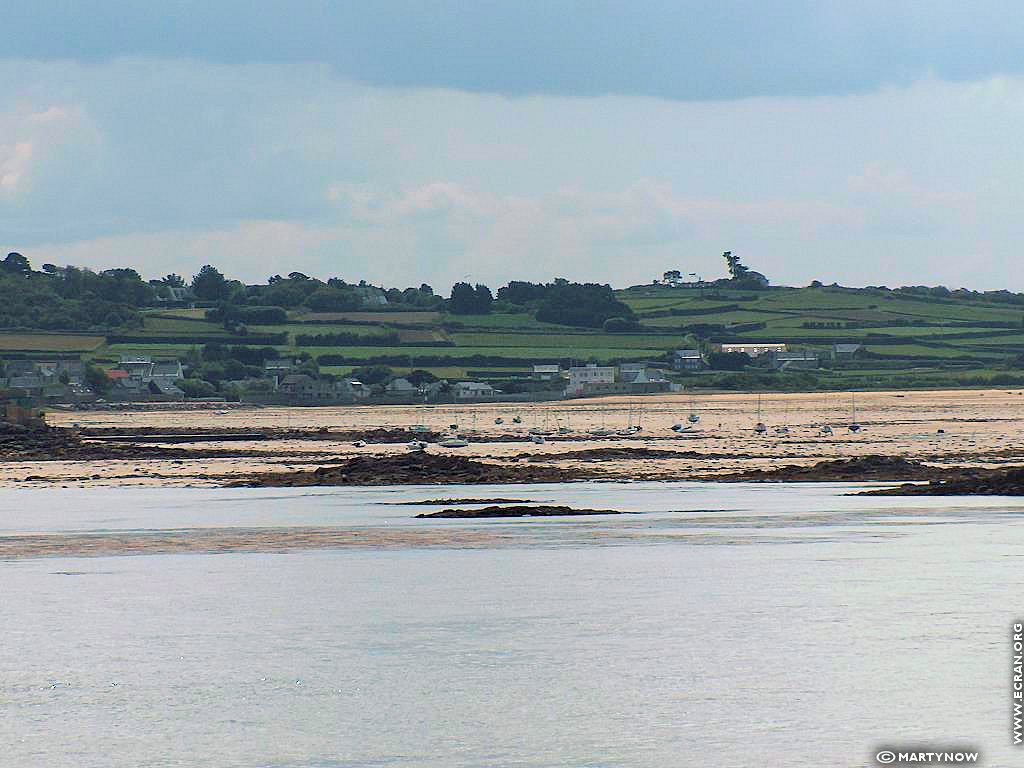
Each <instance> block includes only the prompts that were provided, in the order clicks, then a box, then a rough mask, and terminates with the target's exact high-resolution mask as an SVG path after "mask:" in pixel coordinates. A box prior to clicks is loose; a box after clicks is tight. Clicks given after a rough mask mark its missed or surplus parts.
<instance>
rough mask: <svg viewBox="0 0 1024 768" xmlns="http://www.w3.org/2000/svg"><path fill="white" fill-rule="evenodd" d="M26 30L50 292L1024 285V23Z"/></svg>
mask: <svg viewBox="0 0 1024 768" xmlns="http://www.w3.org/2000/svg"><path fill="white" fill-rule="evenodd" d="M8 5H10V6H12V7H9V8H5V9H4V10H3V11H0V28H2V29H3V36H4V41H3V46H2V48H0V248H2V249H3V250H4V252H6V251H7V250H18V251H20V252H22V253H24V254H25V255H26V256H28V257H29V258H30V259H31V260H32V262H33V264H35V265H36V266H38V265H40V264H42V263H43V262H47V261H49V262H54V263H59V264H64V263H73V264H80V265H85V266H91V267H95V268H105V267H111V266H135V267H136V268H138V269H139V270H140V271H142V272H143V273H144V274H145V275H146V276H147V277H157V276H160V275H163V274H165V273H167V272H170V271H177V272H181V273H183V274H186V275H191V274H192V273H193V272H195V271H196V270H197V269H198V268H199V267H200V266H201V265H202V264H205V263H213V264H216V265H218V266H219V267H220V268H221V269H223V270H224V271H225V272H227V273H228V274H229V275H231V276H235V277H239V278H242V279H246V280H250V281H262V280H265V279H266V278H267V276H269V275H271V274H274V273H277V272H282V273H283V272H288V271H291V270H296V269H297V270H300V271H303V272H307V273H309V274H314V275H318V276H322V277H328V276H334V275H337V276H341V277H343V278H345V279H348V280H358V279H360V278H365V279H368V280H370V281H372V282H377V283H385V284H387V285H399V286H405V285H412V284H416V285H418V284H419V283H420V282H423V281H426V282H429V283H431V284H433V285H434V286H435V288H438V289H439V290H447V288H448V286H450V284H451V283H452V282H453V281H455V280H459V279H464V278H467V277H468V279H470V280H472V281H479V282H486V283H488V284H490V285H492V286H497V285H500V284H502V283H504V282H506V281H507V280H509V279H511V278H523V279H549V278H551V277H554V276H564V277H568V278H571V279H590V280H599V281H602V282H604V281H607V282H611V283H613V284H614V285H618V286H623V285H630V284H634V283H639V282H646V281H649V280H650V279H651V278H652V277H654V276H655V275H659V274H660V273H661V272H662V271H664V270H665V269H669V268H678V269H681V270H683V271H684V272H696V273H699V274H701V275H703V276H704V277H708V278H710V277H718V276H720V275H721V274H722V272H723V267H724V264H723V263H722V261H721V258H720V255H721V252H722V251H723V250H733V251H734V252H737V253H739V254H740V255H741V256H743V258H744V259H745V261H746V262H747V263H749V264H750V265H751V266H752V267H754V268H756V269H759V270H760V271H762V272H764V273H766V274H767V275H768V276H769V277H770V278H771V279H772V281H773V282H774V283H781V284H796V285H802V284H806V283H807V282H809V281H810V280H813V279H820V280H825V281H829V282H831V281H832V280H837V281H839V282H841V283H844V284H848V285H868V284H887V285H900V284H921V283H924V284H929V285H933V284H945V285H947V286H949V287H959V286H967V287H972V288H1003V287H1008V288H1011V289H1015V290H1024V270H1021V269H1018V268H1017V264H1018V262H1019V256H1018V244H1019V241H1020V239H1021V234H1022V231H1024V224H1022V223H1021V222H1022V215H1021V208H1022V205H1021V204H1022V202H1024V196H1022V194H1021V185H1022V178H1024V175H1022V171H1024V162H1022V160H1024V146H1022V144H1024V142H1022V139H1021V136H1022V135H1024V132H1022V128H1024V119H1022V118H1024V57H1022V56H1021V55H1020V50H1021V47H1022V43H1024V4H1022V3H1019V2H1017V3H1011V2H1005V3H1001V2H993V3H978V2H974V3H965V2H942V1H941V0H936V1H933V2H915V3H900V2H894V1H893V0H888V1H887V2H871V1H870V0H868V1H867V2H858V3H852V2H838V1H837V2H827V1H823V0H818V1H817V2H782V1H780V0H773V2H759V3H753V2H749V3H735V2H733V3H730V2H723V1H722V0H717V1H715V2H682V1H681V0H674V1H673V2H661V1H660V0H659V1H656V2H642V1H641V0H633V1H632V2H609V1H595V2H584V1H583V0H577V1H576V2H562V1H561V0H543V2H532V1H531V0H505V1H500V2H499V1H498V0H464V1H463V2H440V1H435V2H422V1H421V2H412V0H408V1H406V2H389V1H387V0H375V1H374V2H372V3H356V2H345V3H341V2H328V1H327V0H306V1H305V2H304V1H303V0H289V1H288V2H267V1H266V0H263V1H262V2H261V1H257V2H253V0H248V1H247V2H245V3H242V2H239V1H237V0H222V1H221V2H217V0H205V2H191V1H190V0H182V1H179V2H170V1H168V2H163V3H159V4H157V3H138V2H134V1H129V0H121V1H118V2H99V1H97V0H33V2H31V3H19V4H14V3H11V4H8Z"/></svg>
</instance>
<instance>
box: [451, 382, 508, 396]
mask: <svg viewBox="0 0 1024 768" xmlns="http://www.w3.org/2000/svg"><path fill="white" fill-rule="evenodd" d="M452 392H454V394H455V399H456V400H487V399H489V398H492V397H494V396H495V395H497V394H500V391H499V390H497V389H495V388H494V387H492V386H491V385H490V384H486V383H484V382H481V381H460V382H458V383H456V384H455V385H454V386H452Z"/></svg>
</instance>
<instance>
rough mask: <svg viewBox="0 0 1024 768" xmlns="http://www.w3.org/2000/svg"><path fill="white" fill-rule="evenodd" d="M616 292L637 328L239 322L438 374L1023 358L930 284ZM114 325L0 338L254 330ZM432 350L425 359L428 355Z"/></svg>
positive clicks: (980, 318)
mask: <svg viewBox="0 0 1024 768" xmlns="http://www.w3.org/2000/svg"><path fill="white" fill-rule="evenodd" d="M617 298H619V299H620V300H621V301H623V302H625V303H626V304H628V305H629V306H630V307H631V308H632V309H633V310H634V311H635V312H636V313H637V320H638V321H639V327H638V328H634V329H631V330H629V331H628V332H624V333H608V332H604V331H602V330H600V329H587V328H573V327H567V326H561V325H554V324H550V323H544V322H540V321H538V320H537V319H536V318H535V317H534V316H533V315H532V314H531V313H529V312H526V311H522V310H521V309H516V311H514V312H508V313H503V312H494V313H492V314H487V315H451V314H446V313H441V312H425V311H414V312H397V311H393V312H378V311H366V312H341V313H315V312H293V313H289V317H288V321H287V322H284V323H279V324H273V325H253V326H250V327H249V328H248V333H249V336H250V337H252V336H264V337H266V336H271V335H279V334H286V336H285V337H284V338H285V341H284V342H283V343H281V344H280V345H277V346H276V347H275V349H276V350H277V352H278V353H279V354H281V355H285V356H287V355H297V354H301V353H308V354H309V355H311V356H312V357H314V358H321V357H322V356H332V358H330V359H332V360H335V361H336V360H338V359H341V360H343V361H344V362H343V363H342V364H336V363H331V364H326V363H325V365H324V368H323V369H324V370H325V371H327V372H330V373H336V374H343V373H347V372H349V371H350V370H351V369H352V368H353V367H356V366H358V365H360V364H362V363H365V362H373V361H374V360H375V359H376V360H377V361H378V362H385V361H386V364H388V365H389V366H391V367H392V368H393V369H394V371H395V372H396V373H398V374H401V373H406V372H408V371H409V370H410V369H411V368H427V369H428V370H430V371H431V372H432V373H434V374H435V375H437V376H439V377H443V378H447V379H456V380H457V379H460V378H465V377H467V376H470V375H475V376H479V377H481V378H495V379H500V378H501V377H502V376H505V377H512V376H513V375H516V374H518V375H522V374H523V373H525V372H528V371H529V370H530V367H531V365H532V364H534V363H536V362H541V361H552V360H574V361H579V362H581V363H582V362H588V361H593V362H600V363H606V362H615V361H630V360H653V361H664V360H666V359H667V358H666V355H667V353H668V352H670V351H671V350H673V349H677V348H680V347H694V346H697V345H701V346H702V347H703V348H704V350H705V351H713V350H715V349H716V348H717V347H716V344H719V343H722V342H725V341H730V342H735V341H743V340H751V341H761V342H781V343H786V344H788V345H789V346H790V348H791V349H802V348H807V349H815V350H818V351H820V352H821V353H823V354H829V355H830V353H831V351H832V345H833V344H834V343H836V342H842V343H847V342H859V343H861V344H862V345H863V352H862V354H861V355H860V356H859V357H858V358H857V359H856V360H855V361H837V362H836V363H835V364H834V368H833V369H828V368H826V369H825V370H820V371H817V372H814V373H813V374H810V375H811V376H812V377H814V379H813V380H816V381H817V382H818V385H819V386H821V387H822V388H835V387H842V386H886V384H887V383H888V384H889V385H892V386H911V385H913V383H914V382H916V383H917V384H919V385H921V386H928V385H930V384H931V383H936V384H941V383H943V382H944V383H947V384H948V383H949V382H953V383H954V384H955V383H956V382H964V383H965V384H977V383H978V382H984V381H986V380H987V379H989V378H991V377H993V376H996V377H1001V378H1002V379H1003V380H1006V379H1007V377H1010V378H1012V377H1013V376H1017V375H1018V374H1017V373H1016V371H1017V370H1020V371H1021V374H1020V375H1021V376H1024V362H1021V363H1020V364H1021V366H1022V367H1021V368H1020V369H1018V367H1017V366H1018V358H1020V359H1021V360H1022V361H1024V306H1018V305H1015V304H1009V303H998V302H996V301H994V300H992V299H991V298H989V297H984V296H963V295H959V296H950V297H945V296H939V297H931V296H917V295H907V294H904V293H888V292H884V291H878V290H873V289H863V290H854V289H844V288H837V287H827V286H826V287H814V288H772V289H769V290H763V291H749V290H727V289H721V288H705V289H703V290H701V289H690V288H687V289H676V288H671V287H668V286H652V285H645V286H636V287H633V288H629V289H625V290H620V291H618V292H617ZM673 313H674V314H673ZM335 333H343V334H354V335H359V336H371V337H372V336H383V335H385V334H396V333H397V337H398V341H397V343H394V344H388V345H380V346H378V345H375V346H362V345H338V346H325V347H320V346H310V345H298V344H297V343H296V342H297V337H298V336H299V335H302V334H306V335H311V336H313V335H320V334H335ZM122 335H126V336H131V337H137V338H140V339H144V341H139V342H137V343H131V344H120V343H107V342H106V337H103V336H100V335H90V334H71V333H60V332H53V333H42V332H17V331H10V332H7V333H3V334H0V352H3V351H7V352H10V353H16V354H24V353H29V354H36V355H42V354H47V353H58V352H66V353H76V352H77V353H79V354H82V355H83V356H84V357H85V358H87V359H96V360H99V361H103V362H105V363H114V362H116V361H117V359H118V358H119V356H120V355H149V356H152V357H161V358H165V357H184V356H186V355H187V354H188V353H189V352H190V350H191V349H193V348H194V347H201V346H202V345H203V344H204V343H207V342H210V341H217V342H220V343H224V344H232V345H234V344H239V345H244V344H247V343H250V344H251V342H249V341H248V340H247V337H246V336H245V335H238V334H232V333H230V332H228V331H226V330H225V329H224V328H223V326H222V325H221V324H220V323H212V322H208V321H206V320H205V310H204V309H172V310H159V309H154V310H147V311H145V312H144V324H143V327H142V328H141V329H140V328H132V329H126V330H125V331H124V333H123V334H122ZM182 342H188V343H182ZM474 356H479V357H480V358H482V359H481V360H480V361H478V362H479V363H480V364H478V365H473V364H472V363H471V362H470V361H469V359H470V358H472V357H474ZM428 358H429V362H430V365H426V364H425V362H426V361H428ZM488 358H490V359H488ZM421 361H423V362H421ZM470 372H472V373H470ZM748 374H749V375H752V376H753V375H756V376H764V375H765V369H753V370H749V371H747V372H746V373H745V374H743V375H748ZM728 375H729V374H728V373H727V372H724V371H718V372H707V373H701V374H697V375H696V377H695V376H694V375H689V376H685V377H683V378H684V379H685V381H686V382H688V383H693V382H694V381H695V380H697V381H699V380H700V379H701V377H704V379H705V380H706V381H709V382H714V381H718V380H720V379H722V378H723V377H725V376H728ZM800 375H801V376H803V377H804V378H802V379H797V378H793V380H794V381H797V380H799V381H800V382H802V384H801V385H807V386H810V384H808V383H807V382H808V379H807V378H806V377H807V376H808V375H809V374H800ZM795 376H796V374H794V377H795ZM732 378H733V380H735V376H733V377H732ZM780 380H781V379H780ZM761 384H762V385H763V386H769V384H765V383H764V381H762V382H761ZM697 386H700V385H699V384H697Z"/></svg>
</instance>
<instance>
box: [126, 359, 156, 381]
mask: <svg viewBox="0 0 1024 768" xmlns="http://www.w3.org/2000/svg"><path fill="white" fill-rule="evenodd" d="M118 368H120V369H121V370H122V371H126V372H127V373H128V375H129V376H131V377H132V378H136V379H148V378H149V377H150V376H151V375H152V373H153V360H152V359H151V358H148V357H132V356H127V355H121V361H120V362H119V363H118Z"/></svg>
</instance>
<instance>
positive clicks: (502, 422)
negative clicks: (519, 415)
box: [494, 416, 505, 424]
mask: <svg viewBox="0 0 1024 768" xmlns="http://www.w3.org/2000/svg"><path fill="white" fill-rule="evenodd" d="M494 423H495V424H504V423H505V420H504V419H503V418H501V416H499V417H498V418H496V419H495V420H494Z"/></svg>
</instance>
